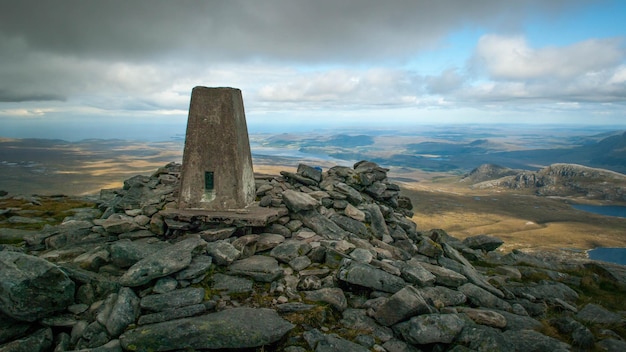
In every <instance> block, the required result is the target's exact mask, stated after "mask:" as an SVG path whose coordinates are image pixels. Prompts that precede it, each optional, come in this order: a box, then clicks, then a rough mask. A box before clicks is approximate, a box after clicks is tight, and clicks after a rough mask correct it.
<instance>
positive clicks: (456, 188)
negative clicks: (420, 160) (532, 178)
mask: <svg viewBox="0 0 626 352" xmlns="http://www.w3.org/2000/svg"><path fill="white" fill-rule="evenodd" d="M458 179H459V178H458V177H448V178H434V179H430V180H423V181H422V182H416V183H402V188H403V194H404V195H405V196H407V197H409V198H411V201H412V202H413V206H414V209H413V211H414V212H415V215H414V216H413V221H415V223H417V224H418V227H419V228H420V229H431V228H441V229H444V230H446V232H448V234H450V235H452V236H454V237H457V238H459V239H464V238H466V237H469V236H475V235H479V234H487V235H492V236H496V237H499V238H501V239H502V240H503V241H504V242H505V243H504V245H503V246H502V247H501V250H503V251H510V250H512V249H529V250H550V249H573V250H588V249H592V248H595V247H626V219H624V218H618V217H607V216H601V215H596V214H591V213H588V212H584V211H580V210H576V209H574V208H572V207H571V204H572V203H574V202H576V203H578V202H587V201H585V200H582V199H572V198H569V199H565V198H550V197H540V196H536V195H532V194H527V193H519V192H514V191H488V190H473V189H470V188H469V187H467V185H464V184H459V183H458Z"/></svg>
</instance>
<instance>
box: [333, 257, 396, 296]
mask: <svg viewBox="0 0 626 352" xmlns="http://www.w3.org/2000/svg"><path fill="white" fill-rule="evenodd" d="M337 277H338V278H339V280H342V281H345V282H347V283H350V284H354V285H359V286H363V287H367V288H371V289H374V290H378V291H383V292H389V293H396V292H398V291H400V290H401V289H403V288H404V287H405V286H406V285H407V283H406V282H405V281H404V280H402V279H401V278H400V277H398V276H395V275H392V274H389V273H387V272H385V271H383V270H380V269H376V268H374V267H373V266H371V265H368V264H362V263H349V264H348V265H347V266H345V267H343V268H341V269H340V270H339V273H338V275H337Z"/></svg>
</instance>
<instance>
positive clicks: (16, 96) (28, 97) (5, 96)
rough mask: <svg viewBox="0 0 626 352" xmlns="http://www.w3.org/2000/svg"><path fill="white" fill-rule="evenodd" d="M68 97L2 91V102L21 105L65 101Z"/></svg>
mask: <svg viewBox="0 0 626 352" xmlns="http://www.w3.org/2000/svg"><path fill="white" fill-rule="evenodd" d="M66 99H67V97H65V96H63V95H60V94H54V93H37V92H28V93H27V92H15V91H10V90H6V89H0V102H2V103H8V102H13V103H21V102H25V101H65V100H66Z"/></svg>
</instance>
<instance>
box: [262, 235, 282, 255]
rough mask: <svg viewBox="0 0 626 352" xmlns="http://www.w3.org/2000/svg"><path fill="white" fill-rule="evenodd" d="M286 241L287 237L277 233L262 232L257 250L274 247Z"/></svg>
mask: <svg viewBox="0 0 626 352" xmlns="http://www.w3.org/2000/svg"><path fill="white" fill-rule="evenodd" d="M283 242H285V237H284V236H282V235H278V234H275V233H262V234H260V235H259V237H258V238H257V240H256V250H257V252H263V251H266V250H268V249H272V248H274V247H276V246H278V245H279V244H281V243H283Z"/></svg>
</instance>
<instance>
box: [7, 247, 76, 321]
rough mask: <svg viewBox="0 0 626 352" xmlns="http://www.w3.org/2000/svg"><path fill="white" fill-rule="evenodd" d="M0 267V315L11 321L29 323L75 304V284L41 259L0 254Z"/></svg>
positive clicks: (10, 253) (18, 254) (21, 255)
mask: <svg viewBox="0 0 626 352" xmlns="http://www.w3.org/2000/svg"><path fill="white" fill-rule="evenodd" d="M0 267H1V268H2V270H0V312H2V313H4V314H6V315H8V316H9V317H11V318H13V319H16V320H20V321H28V322H32V321H35V320H37V319H40V318H43V317H46V316H49V315H51V314H53V313H55V312H58V311H61V310H64V309H65V308H67V307H68V306H69V305H71V304H73V303H74V290H75V284H74V282H73V281H72V280H70V278H69V277H68V276H67V275H66V274H65V272H63V271H62V270H61V269H59V267H57V266H56V265H54V264H51V263H49V262H48V261H46V260H44V259H40V258H37V257H34V256H31V255H27V254H23V253H18V252H10V251H0Z"/></svg>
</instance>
